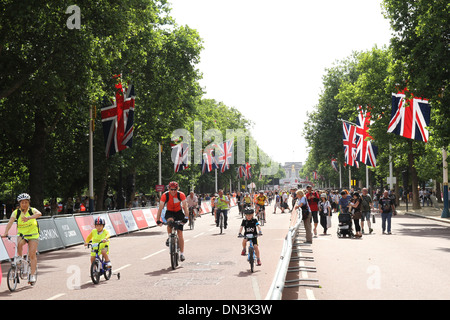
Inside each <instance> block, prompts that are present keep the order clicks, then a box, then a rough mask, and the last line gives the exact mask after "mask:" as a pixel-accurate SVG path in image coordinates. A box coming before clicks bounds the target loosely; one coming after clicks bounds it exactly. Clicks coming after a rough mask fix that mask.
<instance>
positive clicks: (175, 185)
mask: <svg viewBox="0 0 450 320" xmlns="http://www.w3.org/2000/svg"><path fill="white" fill-rule="evenodd" d="M169 189H177V190H178V183H177V182H175V181H172V182H170V183H169Z"/></svg>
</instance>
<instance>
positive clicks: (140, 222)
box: [131, 209, 148, 229]
mask: <svg viewBox="0 0 450 320" xmlns="http://www.w3.org/2000/svg"><path fill="white" fill-rule="evenodd" d="M131 212H132V213H133V217H134V220H135V221H136V225H137V227H138V228H139V229H145V228H148V224H147V221H146V219H145V216H144V211H143V210H142V209H138V210H131Z"/></svg>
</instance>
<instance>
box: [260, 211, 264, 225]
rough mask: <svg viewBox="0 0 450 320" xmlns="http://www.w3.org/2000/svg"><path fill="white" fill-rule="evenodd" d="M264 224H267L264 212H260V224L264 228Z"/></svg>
mask: <svg viewBox="0 0 450 320" xmlns="http://www.w3.org/2000/svg"><path fill="white" fill-rule="evenodd" d="M264 222H265V216H264V211H259V224H260V225H261V227H262V226H264Z"/></svg>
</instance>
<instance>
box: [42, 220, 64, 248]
mask: <svg viewBox="0 0 450 320" xmlns="http://www.w3.org/2000/svg"><path fill="white" fill-rule="evenodd" d="M60 248H64V243H63V241H62V239H61V236H60V235H59V233H58V229H57V228H56V224H55V221H54V220H53V219H42V220H41V219H39V246H38V251H39V252H44V251H49V250H54V249H60Z"/></svg>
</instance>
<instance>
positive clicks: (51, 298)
mask: <svg viewBox="0 0 450 320" xmlns="http://www.w3.org/2000/svg"><path fill="white" fill-rule="evenodd" d="M64 295H65V293H60V294H57V295H54V296H53V297H50V298H48V299H47V300H56V299H58V298H60V297H62V296H64Z"/></svg>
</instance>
